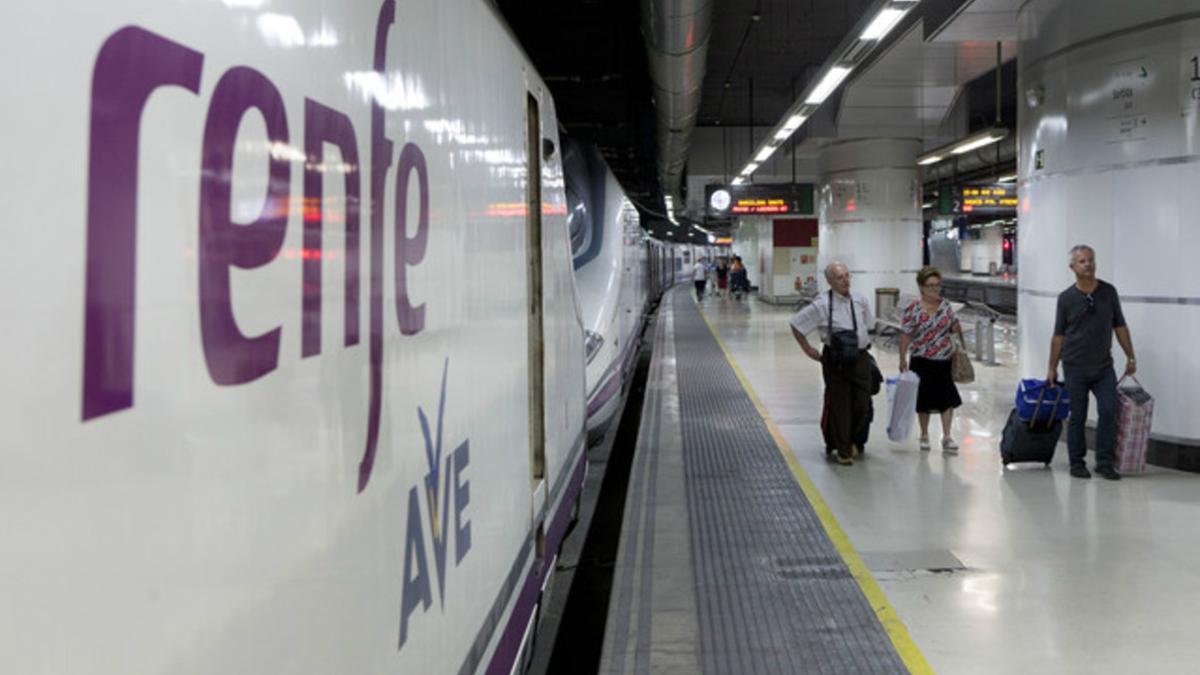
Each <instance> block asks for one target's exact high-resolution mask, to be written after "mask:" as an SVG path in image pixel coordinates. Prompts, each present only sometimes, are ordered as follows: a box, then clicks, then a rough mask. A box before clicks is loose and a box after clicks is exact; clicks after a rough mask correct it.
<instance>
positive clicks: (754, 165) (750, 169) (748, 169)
mask: <svg viewBox="0 0 1200 675" xmlns="http://www.w3.org/2000/svg"><path fill="white" fill-rule="evenodd" d="M755 171H758V162H750V163H749V164H747V165H746V168H744V169H742V175H743V176H749V175H750V174H752V173H754V172H755Z"/></svg>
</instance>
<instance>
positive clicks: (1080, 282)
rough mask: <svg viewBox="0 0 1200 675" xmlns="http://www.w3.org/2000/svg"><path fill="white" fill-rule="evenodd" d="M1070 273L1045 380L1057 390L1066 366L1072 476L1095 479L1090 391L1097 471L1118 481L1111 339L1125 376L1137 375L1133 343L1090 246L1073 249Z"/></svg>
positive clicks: (1117, 301)
mask: <svg viewBox="0 0 1200 675" xmlns="http://www.w3.org/2000/svg"><path fill="white" fill-rule="evenodd" d="M1071 271H1073V272H1075V283H1074V285H1072V286H1071V287H1070V288H1068V289H1067V290H1065V291H1063V292H1062V293H1060V294H1059V295H1058V309H1057V311H1056V312H1055V316H1054V338H1053V339H1052V340H1051V342H1050V370H1049V372H1048V373H1047V374H1046V381H1047V382H1048V383H1050V386H1054V381H1055V379H1056V377H1057V374H1058V361H1059V359H1060V358H1061V359H1062V364H1063V376H1064V377H1065V379H1066V383H1067V394H1068V396H1069V397H1070V399H1071V421H1070V423H1069V424H1068V426H1067V453H1068V455H1069V456H1070V459H1071V475H1072V476H1075V477H1076V478H1091V477H1092V474H1091V473H1089V472H1088V470H1087V466H1086V465H1085V464H1084V455H1085V454H1086V453H1087V445H1086V441H1085V438H1084V426H1085V425H1086V424H1087V414H1088V393H1089V392H1090V393H1092V394H1094V395H1095V396H1096V414H1097V420H1096V473H1098V474H1100V475H1101V476H1103V477H1105V478H1107V479H1109V480H1119V479H1120V478H1121V474H1119V473H1117V470H1116V469H1115V468H1114V467H1113V446H1114V445H1115V444H1116V438H1117V428H1116V406H1117V377H1116V373H1114V372H1113V359H1112V338H1113V333H1114V332H1115V333H1116V335H1117V341H1118V342H1119V343H1120V344H1121V349H1123V350H1124V351H1125V357H1126V361H1125V374H1126V375H1132V374H1134V373H1135V372H1136V371H1137V359H1136V358H1134V355H1133V340H1132V339H1131V338H1130V336H1129V327H1128V326H1126V325H1125V315H1124V314H1123V313H1122V312H1121V298H1120V297H1119V296H1118V295H1117V289H1116V288H1114V287H1113V285H1112V284H1110V283H1107V282H1104V281H1100V280H1099V279H1097V278H1096V252H1095V251H1094V250H1092V247H1091V246H1086V245H1080V246H1076V247H1075V248H1072V249H1071Z"/></svg>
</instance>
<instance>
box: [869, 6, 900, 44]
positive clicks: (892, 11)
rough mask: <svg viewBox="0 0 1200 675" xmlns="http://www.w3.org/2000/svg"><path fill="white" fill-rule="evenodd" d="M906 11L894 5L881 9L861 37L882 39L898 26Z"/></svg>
mask: <svg viewBox="0 0 1200 675" xmlns="http://www.w3.org/2000/svg"><path fill="white" fill-rule="evenodd" d="M905 11H906V10H903V9H896V8H894V7H885V8H884V9H881V10H879V13H878V14H876V15H875V18H874V19H873V20H872V21H871V23H870V24H869V25H868V26H867V28H866V30H864V31H863V32H862V35H860V36H859V38H860V39H863V40H882V39H883V37H884V36H885V35H887V34H888V33H890V32H891V31H892V29H893V28H895V27H896V24H898V23H900V19H901V18H903V17H904V14H905Z"/></svg>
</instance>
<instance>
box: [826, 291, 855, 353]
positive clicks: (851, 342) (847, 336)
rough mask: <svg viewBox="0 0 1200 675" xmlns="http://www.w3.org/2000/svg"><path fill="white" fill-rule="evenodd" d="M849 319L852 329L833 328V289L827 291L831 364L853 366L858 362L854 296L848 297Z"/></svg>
mask: <svg viewBox="0 0 1200 675" xmlns="http://www.w3.org/2000/svg"><path fill="white" fill-rule="evenodd" d="M850 320H851V322H853V324H854V330H839V331H834V330H833V291H832V290H831V291H829V354H830V358H831V359H832V360H833V365H835V366H838V367H843V366H853V365H854V364H855V363H857V362H858V352H859V349H858V312H856V311H854V298H853V297H851V298H850Z"/></svg>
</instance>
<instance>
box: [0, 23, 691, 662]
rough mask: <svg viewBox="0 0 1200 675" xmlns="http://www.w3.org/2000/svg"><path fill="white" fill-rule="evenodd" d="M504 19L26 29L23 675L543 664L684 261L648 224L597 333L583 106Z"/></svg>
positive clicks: (14, 654) (11, 592) (19, 185)
mask: <svg viewBox="0 0 1200 675" xmlns="http://www.w3.org/2000/svg"><path fill="white" fill-rule="evenodd" d="M493 12H494V10H493V9H492V8H491V6H490V5H489V3H486V2H480V1H478V0H453V1H451V0H411V1H410V0H403V1H401V2H396V1H395V0H377V1H375V2H356V3H332V4H331V3H326V2H318V1H314V0H288V1H286V2H280V1H276V2H265V1H264V0H207V1H205V2H190V1H184V0H168V1H166V2H163V1H156V2H150V1H148V0H121V1H119V2H116V3H92V4H86V3H85V4H78V3H75V4H71V5H63V4H61V3H57V4H56V3H33V4H26V5H23V6H22V9H21V12H20V18H19V19H15V20H14V22H13V23H11V24H10V27H11V28H13V30H9V31H7V33H6V37H5V41H6V48H7V49H8V53H10V54H29V55H34V54H40V55H41V56H40V57H38V58H36V59H33V60H30V61H20V62H15V61H14V62H10V63H9V65H8V66H7V67H6V68H5V69H4V70H3V75H2V76H0V77H2V78H3V79H2V85H3V90H4V91H5V92H6V93H7V96H8V100H9V101H10V102H11V103H12V105H10V106H9V107H8V108H7V109H6V110H5V112H4V113H3V115H4V117H5V119H6V123H7V127H8V128H9V129H10V133H9V134H7V136H6V156H7V157H8V161H6V162H3V163H0V184H2V185H3V186H4V196H5V198H4V204H5V211H6V215H7V217H8V222H9V224H10V230H11V232H12V234H11V235H10V236H9V237H8V239H7V241H8V245H7V246H6V247H4V249H3V250H2V251H0V258H2V264H0V281H2V283H3V288H4V290H5V296H4V297H5V300H4V305H5V309H6V315H7V316H8V317H9V320H8V322H7V325H6V326H5V330H4V331H3V333H2V334H0V345H2V346H3V349H4V356H3V357H2V359H3V366H4V367H3V373H4V390H3V391H4V393H3V403H4V405H3V406H2V407H0V425H2V426H0V428H3V430H4V439H5V440H4V443H3V445H2V447H0V465H2V466H3V471H0V532H2V533H3V534H2V535H0V561H2V562H0V571H2V572H3V574H0V603H2V605H3V608H4V609H3V611H0V654H3V657H0V661H2V662H3V664H4V668H3V670H4V671H5V672H13V673H24V674H30V673H55V674H60V673H83V672H86V673H156V672H173V673H219V672H239V673H241V672H259V673H334V672H336V673H382V672H389V673H395V672H401V673H483V672H487V673H498V672H510V671H511V670H513V669H514V668H515V667H517V666H518V665H519V663H520V661H521V659H520V653H521V651H522V650H523V648H524V646H525V645H526V644H527V643H528V640H529V637H530V635H531V632H532V630H533V628H534V626H535V625H536V607H537V602H538V599H539V597H540V591H541V589H542V588H543V587H544V584H545V583H546V581H547V579H548V576H549V573H550V571H551V570H552V569H553V559H554V556H555V554H556V551H557V550H558V545H559V542H560V541H561V538H562V536H563V533H564V531H565V529H566V527H567V525H568V523H569V519H570V513H571V510H572V507H573V505H574V504H575V500H576V497H577V494H578V491H579V489H580V486H581V484H582V479H583V472H584V470H585V469H584V467H585V464H584V453H585V444H586V425H587V413H588V405H589V403H588V400H589V399H588V395H589V393H590V394H592V401H593V402H594V403H593V404H594V405H595V402H597V401H599V399H598V398H597V397H596V396H597V395H598V394H599V393H601V392H602V391H604V388H605V387H606V386H617V387H618V388H619V387H620V386H622V384H623V382H620V383H619V384H617V385H608V384H607V383H608V382H611V381H612V380H611V378H610V379H607V380H606V379H604V378H602V377H600V376H601V375H602V374H603V373H604V372H608V371H609V370H610V369H611V370H612V373H619V374H621V375H622V376H624V373H625V372H626V369H625V368H624V367H622V366H617V367H616V368H615V369H612V367H611V366H610V365H608V364H612V363H617V364H625V363H626V362H627V361H628V356H627V355H628V354H629V351H628V350H629V348H630V345H631V343H632V342H634V341H635V340H636V337H637V335H638V334H639V332H640V325H641V321H642V317H641V315H642V308H643V307H644V306H645V304H646V303H647V302H648V301H649V302H652V301H653V299H654V298H655V297H656V296H657V294H658V293H659V292H660V291H661V289H662V287H664V286H666V285H668V284H669V283H671V282H672V281H673V280H674V275H675V272H676V271H677V270H681V269H683V261H682V257H681V256H675V255H674V253H673V251H672V247H668V246H665V245H662V244H659V243H657V242H651V241H646V240H645V237H644V236H642V234H641V230H640V228H639V227H638V225H637V221H636V213H635V212H633V211H631V210H629V209H628V208H626V206H627V205H625V203H624V202H621V203H622V204H623V205H624V206H622V208H621V209H618V211H617V212H616V213H614V214H613V215H614V217H619V218H620V219H621V220H620V221H619V222H620V223H621V228H622V229H620V230H619V232H618V231H616V230H614V232H617V233H618V237H619V239H620V240H621V246H620V247H619V248H620V251H621V253H620V256H621V257H620V262H619V263H618V266H617V267H616V268H611V266H610V269H609V270H608V273H609V279H610V284H612V285H611V286H609V287H606V288H607V290H606V295H605V297H604V298H603V299H602V300H600V301H595V302H594V300H595V299H594V298H592V297H591V296H588V298H587V299H583V300H581V299H578V298H577V294H576V284H577V279H576V275H575V273H574V269H573V268H574V265H573V259H577V256H578V251H574V252H573V248H572V240H571V238H570V230H569V227H568V223H567V218H566V216H567V211H568V206H569V204H570V203H571V201H570V200H569V199H568V196H567V194H566V192H565V190H564V175H563V166H562V161H561V160H562V154H563V153H562V152H561V151H560V146H559V139H558V134H557V133H556V129H557V126H558V125H557V120H556V117H555V110H554V104H553V101H552V100H551V98H550V96H549V95H548V93H547V90H546V87H545V85H544V83H543V82H542V80H541V79H540V78H539V77H538V75H537V73H536V72H535V70H534V68H533V66H532V64H531V63H529V61H528V60H527V59H526V58H525V56H524V55H523V53H522V51H521V50H520V48H519V47H518V46H517V45H516V44H515V42H514V41H513V39H512V38H511V36H510V34H509V33H508V31H507V30H506V29H505V27H504V25H503V23H502V21H501V20H499V19H498V18H497V17H496V16H495V15H494V13H493ZM47 47H50V48H49V49H47ZM604 175H605V181H606V186H607V188H606V189H608V190H609V197H608V201H609V202H611V201H612V200H615V199H616V195H617V193H618V192H619V188H617V189H614V188H613V186H614V185H615V182H613V181H612V180H611V176H610V175H608V174H607V173H605V174H604ZM617 201H620V200H617ZM606 208H607V207H606ZM613 222H617V221H613ZM604 223H606V224H607V223H609V221H608V220H605V221H604ZM606 227H607V225H606ZM614 227H615V226H614ZM614 232H610V231H608V230H607V229H605V230H604V231H603V232H599V233H597V234H596V236H598V237H600V238H601V239H602V240H604V241H610V240H611V239H612V236H613V234H614ZM602 250H605V249H603V248H602ZM689 256H690V252H689ZM609 263H611V261H609V262H607V263H605V264H609ZM622 266H624V267H628V268H629V269H623V267H622ZM584 267H586V266H584ZM589 275H590V272H589V271H588V270H585V269H583V268H581V270H580V277H579V282H578V283H580V284H581V285H582V284H590V283H591V279H592V277H591V276H589ZM618 287H619V291H618V290H617V288H618ZM607 293H614V294H615V299H610V298H609V297H608V295H607ZM581 312H582V313H581ZM584 317H586V320H587V321H588V322H589V326H590V327H591V328H590V329H591V330H592V331H593V333H594V334H596V335H599V336H602V338H603V341H602V342H599V347H598V348H593V354H592V357H593V359H592V362H591V364H590V365H589V364H588V361H587V355H585V341H584V339H583V337H582V335H583V329H584V326H583V321H584ZM623 355H624V356H623ZM601 359H603V361H601ZM601 364H603V370H598V369H600V368H601ZM612 373H610V375H611V374H612ZM597 387H599V389H598V388H597ZM611 399H612V397H610V400H611ZM599 407H600V408H604V407H605V405H604V403H603V402H600V404H599ZM598 411H599V409H593V411H592V412H593V413H597V412H598ZM604 412H608V413H609V414H610V416H611V410H605V411H604Z"/></svg>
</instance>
